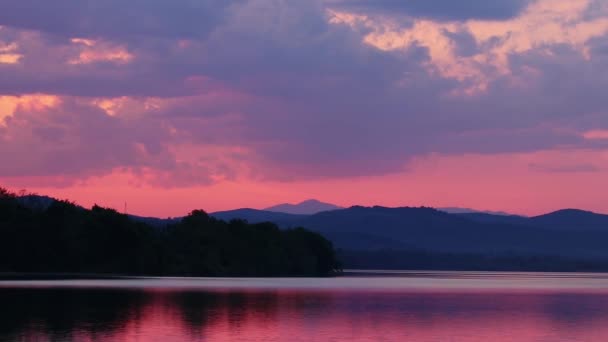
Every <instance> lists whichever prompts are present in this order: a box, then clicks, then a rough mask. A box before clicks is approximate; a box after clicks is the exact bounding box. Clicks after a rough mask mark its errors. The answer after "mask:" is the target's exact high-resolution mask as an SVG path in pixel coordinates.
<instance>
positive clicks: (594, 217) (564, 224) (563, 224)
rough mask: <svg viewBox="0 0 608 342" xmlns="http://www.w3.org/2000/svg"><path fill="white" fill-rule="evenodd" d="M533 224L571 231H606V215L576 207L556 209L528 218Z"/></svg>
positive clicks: (607, 217)
mask: <svg viewBox="0 0 608 342" xmlns="http://www.w3.org/2000/svg"><path fill="white" fill-rule="evenodd" d="M530 222H531V223H532V224H533V225H535V226H540V227H545V228H550V229H558V230H573V231H589V230H602V231H608V215H602V214H596V213H593V212H590V211H584V210H578V209H564V210H558V211H555V212H552V213H549V214H545V215H541V216H536V217H532V218H530Z"/></svg>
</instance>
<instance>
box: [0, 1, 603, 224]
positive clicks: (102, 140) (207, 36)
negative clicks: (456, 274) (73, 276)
mask: <svg viewBox="0 0 608 342" xmlns="http://www.w3.org/2000/svg"><path fill="white" fill-rule="evenodd" d="M0 8H1V10H0V157H1V159H2V161H1V163H0V185H2V186H4V187H8V188H9V189H12V190H19V189H27V190H29V191H34V192H38V193H43V194H49V195H52V196H57V197H60V198H68V199H72V200H75V201H77V202H78V203H81V204H83V205H87V206H88V205H91V204H93V203H99V204H101V205H105V206H110V207H115V208H120V209H122V208H123V206H124V203H125V202H127V203H128V208H129V209H128V210H129V212H131V213H136V214H142V215H156V216H173V215H181V214H184V213H186V212H188V211H189V210H191V209H194V208H203V209H206V210H208V211H215V210H222V209H230V208H235V207H254V208H260V207H265V206H269V205H272V204H276V203H277V202H286V201H288V202H295V201H300V200H304V199H308V198H318V199H321V200H324V201H330V202H333V203H336V204H339V205H344V206H348V205H353V204H362V205H373V204H379V205H386V206H405V205H411V206H418V205H428V206H462V207H474V208H479V209H491V210H505V211H510V212H514V213H520V214H530V215H532V214H538V213H542V212H546V211H550V210H554V209H559V208H566V207H575V208H584V209H589V210H594V211H599V212H606V213H608V90H607V89H608V0H494V1H487V0H462V1H453V0H306V1H294V0H130V1H124V0H104V1H95V0H80V1H73V0H54V1H43V0H0Z"/></svg>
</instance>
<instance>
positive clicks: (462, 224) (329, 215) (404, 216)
mask: <svg viewBox="0 0 608 342" xmlns="http://www.w3.org/2000/svg"><path fill="white" fill-rule="evenodd" d="M23 201H24V202H26V203H29V204H30V205H34V206H36V207H41V208H43V207H44V206H45V205H48V201H49V199H48V198H41V199H40V201H37V200H35V198H28V199H23ZM268 209H272V210H256V209H237V210H230V211H222V212H215V213H211V214H210V215H211V216H213V217H215V218H217V219H221V220H227V221H229V220H233V219H242V220H246V221H248V222H250V223H259V222H274V223H276V224H277V225H278V226H280V227H282V228H290V227H305V228H308V229H311V230H314V231H317V232H319V233H321V234H323V235H324V236H326V237H327V238H328V239H330V240H331V241H332V242H333V243H334V245H335V246H336V247H337V248H339V249H340V250H344V251H360V252H364V253H370V252H374V251H378V252H379V253H385V254H380V255H384V256H383V257H382V258H384V259H382V258H379V259H378V263H377V264H376V267H382V265H384V264H383V262H387V263H388V261H389V259H390V258H391V257H389V256H386V251H425V253H426V252H428V253H435V254H438V253H444V254H445V253H447V254H449V253H456V254H459V255H471V254H475V255H485V256H505V255H507V256H508V255H517V256H522V255H523V256H526V257H532V258H537V257H542V256H557V257H564V258H582V259H601V260H605V261H607V262H608V248H607V246H608V215H602V214H596V213H593V212H589V211H583V210H575V209H565V210H559V211H556V212H553V213H549V214H546V215H541V216H535V217H523V216H515V215H506V214H505V213H484V212H476V211H474V210H470V211H464V212H461V211H457V213H454V214H450V213H447V212H445V209H442V210H437V209H433V208H425V207H420V208H409V207H404V208H386V207H379V206H376V207H362V206H354V207H350V208H339V207H337V206H334V205H331V204H327V203H322V202H319V201H315V200H310V201H305V202H303V203H300V204H296V205H280V206H275V207H271V208H268ZM324 209H327V210H324ZM310 212H311V213H312V214H301V213H310ZM131 217H132V218H133V219H136V220H141V221H144V222H147V223H150V224H153V225H155V226H167V225H168V224H170V223H173V222H175V220H178V219H179V218H176V219H170V220H168V219H157V218H144V217H137V216H131Z"/></svg>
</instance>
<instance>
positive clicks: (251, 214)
mask: <svg viewBox="0 0 608 342" xmlns="http://www.w3.org/2000/svg"><path fill="white" fill-rule="evenodd" d="M210 216H212V217H215V218H216V219H218V220H224V221H230V220H235V219H240V220H245V221H247V222H249V223H261V222H273V223H276V224H278V225H279V226H283V227H284V226H289V224H290V223H291V222H296V221H298V220H300V219H302V218H304V217H305V215H295V214H287V213H281V212H272V211H265V210H257V209H249V208H244V209H236V210H228V211H218V212H215V213H211V214H210Z"/></svg>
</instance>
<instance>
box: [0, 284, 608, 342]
mask: <svg viewBox="0 0 608 342" xmlns="http://www.w3.org/2000/svg"><path fill="white" fill-rule="evenodd" d="M5 291H7V290H6V289H3V290H0V297H2V298H5V295H4V294H3V292H5ZM35 291H38V293H37V294H33V292H35ZM40 291H46V293H44V294H42V295H41V294H40ZM57 291H59V290H57V289H52V290H41V289H28V290H20V291H17V292H13V293H8V294H7V295H11V296H12V298H13V299H14V300H15V303H17V302H19V301H20V300H21V299H23V298H26V297H25V296H30V297H31V296H32V295H33V296H34V297H36V296H37V298H36V300H35V301H29V302H28V301H26V302H24V304H23V305H24V306H25V308H23V307H22V308H20V309H21V310H22V312H21V313H22V314H23V317H22V319H21V320H17V321H15V322H12V325H11V326H10V327H8V326H4V325H3V326H2V330H0V340H2V337H4V336H12V338H11V339H7V340H15V341H56V340H58V341H77V342H89V341H91V342H92V341H125V342H156V341H159V342H160V341H166V342H178V341H220V342H221V341H270V342H273V341H294V342H299V341H323V342H324V341H359V342H368V341H429V342H430V341H442V342H443V341H456V342H461V341H467V342H468V341H471V342H477V341H479V342H481V341H484V342H485V341H496V342H502V341H520V342H527V341H605V340H608V295H605V294H604V295H602V294H590V293H587V294H569V293H550V294H542V293H539V292H538V291H537V292H534V293H524V292H518V293H505V292H497V293H483V294H474V293H432V292H412V293H396V292H390V293H387V292H356V291H354V292H353V291H344V292H341V291H295V290H292V291H284V290H277V291H257V292H221V291H220V292H217V291H207V292H196V291H190V292H185V291H175V290H171V291H162V290H151V289H149V290H145V291H132V290H112V291H107V290H92V289H88V290H86V291H82V292H79V293H76V294H74V293H73V292H69V291H67V292H66V291H64V292H57ZM95 291H105V292H103V294H99V295H97V294H94V295H93V296H92V297H93V298H94V299H91V294H92V293H94V292H95ZM22 296H23V297H22ZM74 296H76V297H74ZM45 298H47V299H48V300H46V301H45ZM0 299H1V298H0ZM63 302H66V303H68V304H67V305H66V306H61V305H58V303H63ZM5 308H6V307H5ZM17 311H18V310H17ZM5 324H7V323H5ZM11 328H12V329H13V330H16V331H15V332H13V334H12V335H2V334H3V333H4V332H5V330H6V329H11Z"/></svg>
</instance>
